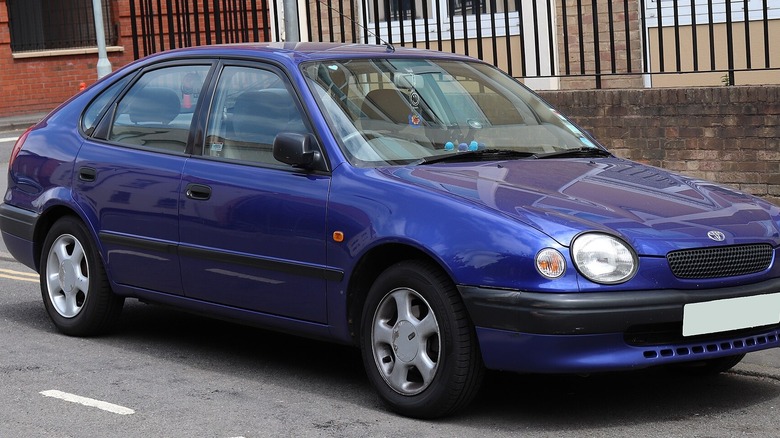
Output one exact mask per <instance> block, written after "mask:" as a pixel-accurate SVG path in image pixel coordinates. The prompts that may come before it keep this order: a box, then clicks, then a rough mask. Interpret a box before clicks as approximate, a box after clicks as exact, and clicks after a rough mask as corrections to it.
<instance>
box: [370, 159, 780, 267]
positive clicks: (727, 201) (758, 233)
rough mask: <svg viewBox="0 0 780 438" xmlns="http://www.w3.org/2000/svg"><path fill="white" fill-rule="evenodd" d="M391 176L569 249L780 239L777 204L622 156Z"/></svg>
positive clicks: (648, 250)
mask: <svg viewBox="0 0 780 438" xmlns="http://www.w3.org/2000/svg"><path fill="white" fill-rule="evenodd" d="M384 172H386V173H387V174H388V176H391V177H392V178H397V179H400V180H404V181H406V182H408V183H411V184H416V185H420V186H424V187H428V188H431V189H434V190H438V191H441V192H445V193H447V194H449V195H451V196H458V197H462V198H466V199H468V200H470V201H472V202H475V203H478V204H481V205H483V206H484V207H486V208H489V209H492V210H495V211H497V212H500V213H501V214H504V215H506V216H510V217H512V218H515V219H517V220H519V221H522V222H525V223H527V224H529V225H531V226H533V227H535V228H536V229H538V230H540V231H542V232H544V233H546V234H547V235H549V236H550V237H552V238H553V239H555V240H556V241H558V242H559V243H560V244H561V245H564V246H568V245H569V243H570V242H571V240H572V238H573V237H574V236H576V235H577V234H578V233H581V232H583V231H593V230H601V231H605V232H609V233H613V234H617V235H619V236H621V237H622V238H623V239H625V240H626V241H628V242H629V243H630V244H631V245H632V246H633V247H634V248H635V250H636V251H637V252H638V253H639V254H641V255H659V256H660V255H665V254H666V253H667V252H669V251H672V250H677V249H685V248H693V247H702V246H718V245H729V244H739V243H747V242H767V243H770V244H772V245H773V246H776V245H777V244H778V241H779V239H780V230H779V229H778V220H780V209H778V208H777V207H775V206H773V205H771V204H769V203H767V202H764V201H762V200H760V199H758V198H755V197H753V196H750V195H746V194H744V193H740V192H737V191H734V190H731V189H728V188H725V187H722V186H719V185H716V184H714V183H710V182H706V181H700V180H693V179H690V178H686V177H683V176H681V175H676V174H673V173H669V172H666V171H664V170H661V169H658V168H655V167H650V166H646V165H642V164H639V163H634V162H631V161H627V160H622V159H618V158H604V159H546V160H538V159H527V160H513V161H504V162H498V163H497V162H490V163H479V164H474V163H469V164H468V165H463V164H437V165H427V166H415V167H404V168H398V167H396V168H387V169H385V170H384ZM711 231H715V232H716V233H711ZM717 232H720V233H722V234H720V233H717ZM709 236H714V237H715V239H713V238H712V237H709ZM718 236H720V237H721V238H723V240H720V241H718V240H717V239H718Z"/></svg>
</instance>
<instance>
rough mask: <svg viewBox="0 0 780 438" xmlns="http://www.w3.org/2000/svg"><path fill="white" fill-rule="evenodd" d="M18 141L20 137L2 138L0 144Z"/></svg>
mask: <svg viewBox="0 0 780 438" xmlns="http://www.w3.org/2000/svg"><path fill="white" fill-rule="evenodd" d="M18 139H19V137H3V138H0V143H5V142H7V141H16V140H18Z"/></svg>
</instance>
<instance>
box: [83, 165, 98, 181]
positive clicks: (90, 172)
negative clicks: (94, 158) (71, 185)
mask: <svg viewBox="0 0 780 438" xmlns="http://www.w3.org/2000/svg"><path fill="white" fill-rule="evenodd" d="M79 179H80V180H81V181H86V182H94V181H95V179H97V170H95V169H94V168H92V167H82V168H80V169H79Z"/></svg>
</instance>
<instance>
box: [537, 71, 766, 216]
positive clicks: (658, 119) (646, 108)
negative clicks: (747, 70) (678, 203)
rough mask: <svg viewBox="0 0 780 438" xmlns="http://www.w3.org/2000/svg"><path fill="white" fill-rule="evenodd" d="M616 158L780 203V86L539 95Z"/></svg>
mask: <svg viewBox="0 0 780 438" xmlns="http://www.w3.org/2000/svg"><path fill="white" fill-rule="evenodd" d="M540 94H541V95H542V96H543V97H544V98H545V99H547V100H548V101H549V102H550V103H552V104H553V105H554V106H556V107H557V108H559V109H560V110H561V111H562V112H563V113H565V114H567V115H569V116H570V117H571V118H572V119H573V120H574V121H576V122H577V123H578V124H579V125H580V126H582V127H584V128H585V129H586V130H588V131H590V132H591V133H593V135H594V136H595V137H596V138H597V139H599V140H600V141H601V142H602V143H603V144H604V145H605V146H606V147H607V148H609V149H610V150H611V151H612V152H614V153H615V154H616V155H618V156H620V157H624V158H628V159H631V160H635V161H641V162H643V163H647V164H650V165H653V166H657V167H663V168H665V169H669V170H673V171H677V172H681V173H684V174H686V175H689V176H691V177H694V178H701V179H707V180H712V181H717V182H720V183H724V184H727V185H730V186H733V187H736V188H737V189H740V190H742V191H745V192H748V193H752V194H754V195H757V196H760V197H762V198H765V199H767V200H768V201H771V202H774V203H775V204H778V205H780V87H778V86H736V87H723V86H721V87H702V88H659V89H637V90H619V91H618V90H582V91H546V92H543V93H540Z"/></svg>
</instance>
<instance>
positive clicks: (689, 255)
mask: <svg viewBox="0 0 780 438" xmlns="http://www.w3.org/2000/svg"><path fill="white" fill-rule="evenodd" d="M666 259H667V260H668V261H669V267H670V268H671V269H672V273H673V274H674V275H675V276H676V277H678V278H720V277H733V276H735V275H745V274H752V273H754V272H761V271H763V270H764V269H767V268H768V267H769V264H770V263H772V247H771V246H770V245H768V244H752V245H733V246H719V247H714V248H701V249H686V250H681V251H672V252H670V253H669V254H667V255H666Z"/></svg>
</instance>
